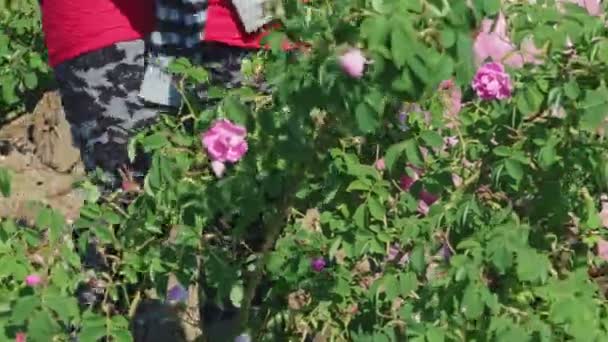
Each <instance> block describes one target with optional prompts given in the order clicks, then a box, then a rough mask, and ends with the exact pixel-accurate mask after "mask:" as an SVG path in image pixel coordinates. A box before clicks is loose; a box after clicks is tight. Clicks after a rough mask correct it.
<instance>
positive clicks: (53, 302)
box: [44, 296, 79, 324]
mask: <svg viewBox="0 0 608 342" xmlns="http://www.w3.org/2000/svg"><path fill="white" fill-rule="evenodd" d="M44 305H46V306H47V307H48V308H50V309H51V310H53V311H54V312H55V313H56V314H57V316H58V317H59V319H60V320H62V321H63V322H64V323H66V324H67V323H70V321H71V319H72V318H75V317H77V316H78V313H79V309H78V301H77V300H76V298H74V297H63V296H49V297H46V298H45V299H44Z"/></svg>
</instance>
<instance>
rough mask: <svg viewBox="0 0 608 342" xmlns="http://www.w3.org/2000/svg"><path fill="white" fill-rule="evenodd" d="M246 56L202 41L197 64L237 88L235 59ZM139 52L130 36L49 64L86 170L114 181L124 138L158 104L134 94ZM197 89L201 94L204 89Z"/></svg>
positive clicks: (153, 114)
mask: <svg viewBox="0 0 608 342" xmlns="http://www.w3.org/2000/svg"><path fill="white" fill-rule="evenodd" d="M248 55H249V52H248V51H246V50H242V49H237V48H231V47H228V46H223V45H217V44H211V45H206V46H204V47H203V56H204V57H203V60H204V61H205V62H204V63H203V66H204V67H206V68H207V69H208V70H209V71H210V73H211V78H212V80H213V81H214V82H217V83H222V84H223V85H225V86H229V87H233V86H238V85H239V84H240V83H241V79H242V78H241V73H240V68H241V61H242V59H243V58H245V57H246V56H248ZM145 56H146V44H145V43H144V41H143V40H135V41H130V42H123V43H118V44H114V45H112V46H109V47H106V48H103V49H99V50H96V51H93V52H90V53H86V54H83V55H81V56H79V57H76V58H74V59H71V60H69V61H66V62H64V63H62V64H60V65H58V66H57V67H56V68H55V76H56V79H57V81H58V82H57V83H58V84H59V90H60V93H61V97H62V101H63V106H64V110H65V113H66V118H67V120H68V122H69V123H70V126H71V130H72V134H73V137H74V143H75V145H76V146H77V147H78V148H79V149H80V151H81V156H82V159H83V162H84V164H85V168H86V169H87V171H89V172H90V171H93V170H95V169H96V168H100V169H101V170H103V171H105V172H106V173H107V174H108V175H111V176H113V178H114V179H115V180H117V179H118V178H117V173H116V172H117V169H118V168H119V167H121V166H123V165H128V164H129V163H128V160H129V159H128V153H127V148H128V144H129V140H130V139H131V138H132V137H133V136H134V135H135V134H136V133H137V132H138V131H139V130H141V129H144V128H146V127H149V126H150V125H151V124H153V123H154V122H155V120H156V118H157V117H158V113H159V111H160V110H161V108H158V107H155V106H151V105H149V104H146V103H144V101H142V99H141V98H140V97H139V90H140V86H141V82H142V79H143V75H144V71H145V59H146V58H145ZM197 93H198V94H199V96H201V97H202V98H204V97H205V94H204V93H205V90H204V89H203V90H202V91H200V90H197ZM162 110H164V111H166V110H167V109H166V108H164V109H162ZM145 159H146V158H142V159H141V160H140V161H137V162H136V163H135V165H130V167H131V168H132V169H133V170H134V171H136V173H145V171H146V168H147V166H146V164H147V163H146V162H145ZM113 183H114V184H113V186H116V185H117V183H116V182H113Z"/></svg>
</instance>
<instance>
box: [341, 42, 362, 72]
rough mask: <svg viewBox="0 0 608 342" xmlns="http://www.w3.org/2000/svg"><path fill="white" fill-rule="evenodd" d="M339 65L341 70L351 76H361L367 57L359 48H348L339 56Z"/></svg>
mask: <svg viewBox="0 0 608 342" xmlns="http://www.w3.org/2000/svg"><path fill="white" fill-rule="evenodd" d="M339 62H340V67H342V70H343V71H344V72H345V73H346V74H347V75H348V76H350V77H352V78H361V77H363V72H364V71H365V65H366V64H367V59H366V58H365V56H364V55H363V52H362V51H361V50H359V49H354V48H353V49H350V50H348V51H347V52H346V53H345V54H343V55H342V56H340V58H339Z"/></svg>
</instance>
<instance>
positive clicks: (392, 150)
mask: <svg viewBox="0 0 608 342" xmlns="http://www.w3.org/2000/svg"><path fill="white" fill-rule="evenodd" d="M406 147H407V142H400V143H398V144H394V145H392V146H391V147H389V148H388V149H387V150H386V153H385V154H384V163H385V165H386V168H387V170H392V169H393V166H395V162H396V161H397V160H398V159H399V157H400V156H401V155H402V154H403V151H404V150H405V148H406Z"/></svg>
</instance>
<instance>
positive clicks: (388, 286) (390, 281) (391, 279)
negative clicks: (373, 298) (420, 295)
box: [383, 274, 400, 301]
mask: <svg viewBox="0 0 608 342" xmlns="http://www.w3.org/2000/svg"><path fill="white" fill-rule="evenodd" d="M383 284H384V290H385V291H386V297H387V299H388V300H389V301H392V300H393V299H395V298H397V296H398V295H399V292H400V291H399V282H398V281H397V277H395V276H394V275H392V274H388V275H385V276H384V281H383Z"/></svg>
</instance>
